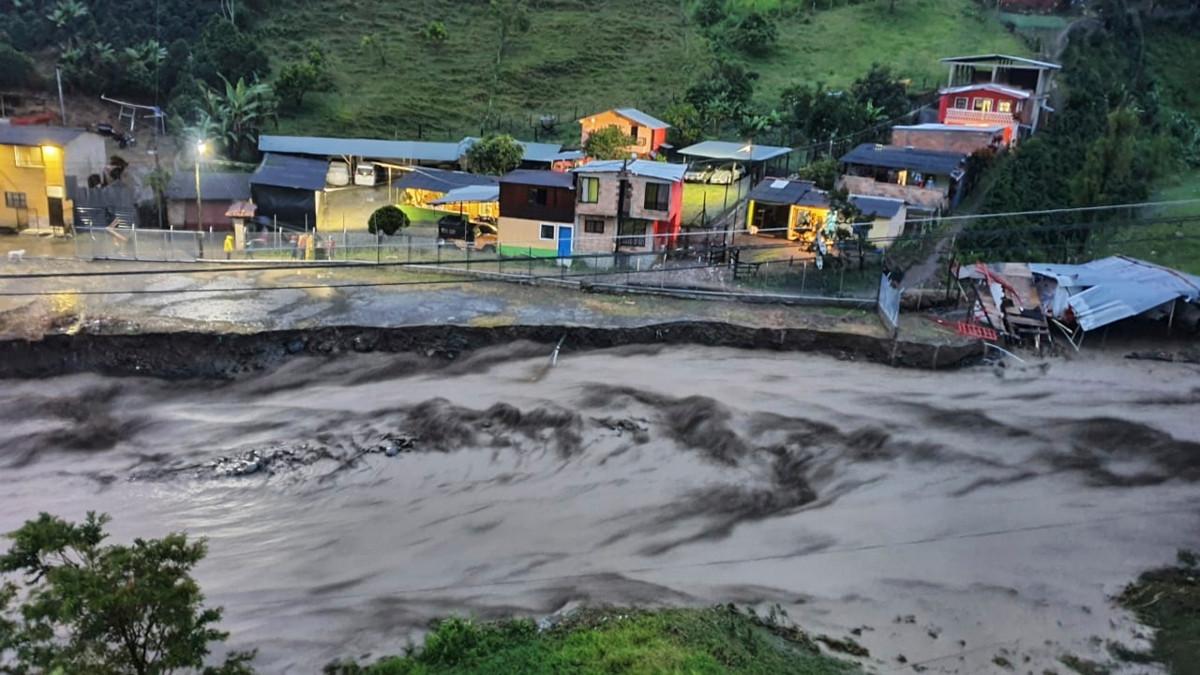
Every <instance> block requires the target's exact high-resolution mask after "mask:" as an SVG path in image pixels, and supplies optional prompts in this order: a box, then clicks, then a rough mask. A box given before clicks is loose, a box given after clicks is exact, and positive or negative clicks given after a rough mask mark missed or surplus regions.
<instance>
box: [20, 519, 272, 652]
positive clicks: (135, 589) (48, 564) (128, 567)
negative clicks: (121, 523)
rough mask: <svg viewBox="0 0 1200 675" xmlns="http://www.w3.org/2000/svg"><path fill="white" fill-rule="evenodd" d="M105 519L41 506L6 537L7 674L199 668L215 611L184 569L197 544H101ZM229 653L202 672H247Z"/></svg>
mask: <svg viewBox="0 0 1200 675" xmlns="http://www.w3.org/2000/svg"><path fill="white" fill-rule="evenodd" d="M108 521H109V519H108V517H107V516H97V515H96V514H95V513H88V515H87V519H86V520H85V521H84V522H83V523H82V524H78V525H77V524H75V523H69V522H67V521H65V520H62V519H60V518H56V517H54V516H51V515H50V514H48V513H43V514H41V515H40V516H39V517H38V518H37V519H36V520H31V521H28V522H26V523H25V524H24V525H23V526H22V527H21V528H20V529H18V530H17V531H15V532H13V533H12V534H10V535H9V537H10V538H11V539H12V540H13V544H12V547H11V548H10V549H9V550H8V551H7V552H6V553H5V554H4V555H2V556H0V574H5V575H10V576H12V577H15V578H16V580H15V581H14V580H10V581H8V582H6V583H5V584H4V586H2V587H0V664H6V666H8V667H7V668H6V670H8V671H10V672H19V673H20V672H45V673H137V674H138V675H143V674H145V675H149V674H151V673H153V674H155V675H157V674H165V673H172V672H176V671H179V670H197V669H202V668H203V667H204V660H205V657H206V656H207V655H208V653H209V646H210V645H211V644H212V643H218V642H223V641H224V640H225V639H226V638H227V637H228V636H229V634H228V633H225V632H223V631H220V630H217V629H216V628H215V626H216V624H217V623H218V622H219V621H220V619H221V609H220V608H208V607H205V606H204V604H203V602H204V596H203V594H202V593H201V592H200V587H199V585H198V584H197V583H196V581H195V579H193V578H192V576H191V570H192V568H193V567H195V565H196V563H198V562H200V560H201V559H203V558H204V555H205V553H206V552H207V549H206V546H205V543H204V542H203V541H188V538H187V535H184V534H179V533H176V534H169V535H167V536H166V537H164V538H162V539H135V540H134V541H133V544H132V545H129V546H124V545H116V544H113V545H104V544H103V541H104V539H105V538H106V537H107V535H106V534H105V532H104V526H105V524H107V523H108ZM253 656H254V655H253V653H244V652H243V653H234V654H232V655H230V656H229V657H228V658H227V659H226V661H225V663H224V664H223V665H222V666H220V667H219V668H207V669H204V671H203V672H205V673H207V674H211V675H216V674H218V673H220V674H223V675H234V674H238V673H251V672H253V671H252V670H251V669H250V667H249V666H248V665H247V664H248V662H249V661H250V660H251V659H252V658H253Z"/></svg>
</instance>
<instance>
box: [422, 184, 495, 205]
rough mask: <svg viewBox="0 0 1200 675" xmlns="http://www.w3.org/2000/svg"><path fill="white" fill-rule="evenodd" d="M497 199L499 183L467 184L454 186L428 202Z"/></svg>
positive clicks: (436, 203)
mask: <svg viewBox="0 0 1200 675" xmlns="http://www.w3.org/2000/svg"><path fill="white" fill-rule="evenodd" d="M499 199H500V186H499V185H467V186H465V187H460V188H454V189H453V190H450V191H449V192H447V193H446V194H444V195H442V196H441V197H439V198H437V199H435V200H433V201H431V202H429V203H430V204H432V205H434V206H440V205H442V204H477V203H481V202H494V201H499Z"/></svg>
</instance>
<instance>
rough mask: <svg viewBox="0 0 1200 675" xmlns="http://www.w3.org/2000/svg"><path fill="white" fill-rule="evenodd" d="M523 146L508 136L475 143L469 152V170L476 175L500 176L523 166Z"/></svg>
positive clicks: (494, 137) (498, 136) (487, 138)
mask: <svg viewBox="0 0 1200 675" xmlns="http://www.w3.org/2000/svg"><path fill="white" fill-rule="evenodd" d="M524 152H525V151H524V150H522V148H521V144H520V143H517V141H516V140H514V139H513V137H512V136H509V135H508V134H493V135H491V136H488V137H486V138H482V139H480V140H478V141H476V142H475V144H474V145H472V146H471V147H470V148H469V149H468V150H467V157H466V160H467V168H468V169H470V170H471V171H474V172H475V173H487V174H492V175H494V176H500V175H503V174H506V173H508V172H509V171H512V170H513V169H515V168H517V166H519V165H520V164H521V157H523V156H524Z"/></svg>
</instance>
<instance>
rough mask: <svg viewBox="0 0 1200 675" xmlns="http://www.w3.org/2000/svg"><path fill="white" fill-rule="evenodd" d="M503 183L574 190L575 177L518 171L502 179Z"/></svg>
mask: <svg viewBox="0 0 1200 675" xmlns="http://www.w3.org/2000/svg"><path fill="white" fill-rule="evenodd" d="M500 182H501V183H511V184H515V185H537V186H540V187H555V188H574V187H575V176H572V175H571V174H569V173H563V172H562V171H533V170H530V169H517V170H516V171H510V172H509V173H506V174H504V175H503V176H501V177H500Z"/></svg>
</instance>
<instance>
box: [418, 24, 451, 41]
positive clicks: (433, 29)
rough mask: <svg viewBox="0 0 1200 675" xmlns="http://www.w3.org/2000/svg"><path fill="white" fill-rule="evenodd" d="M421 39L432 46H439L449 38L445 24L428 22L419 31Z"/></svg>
mask: <svg viewBox="0 0 1200 675" xmlns="http://www.w3.org/2000/svg"><path fill="white" fill-rule="evenodd" d="M421 37H423V38H425V40H426V41H427V42H431V43H433V44H441V43H443V42H445V41H446V40H447V39H449V38H450V33H449V32H448V31H447V30H446V24H444V23H442V22H441V21H430V22H429V23H427V24H425V27H424V28H422V29H421Z"/></svg>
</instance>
